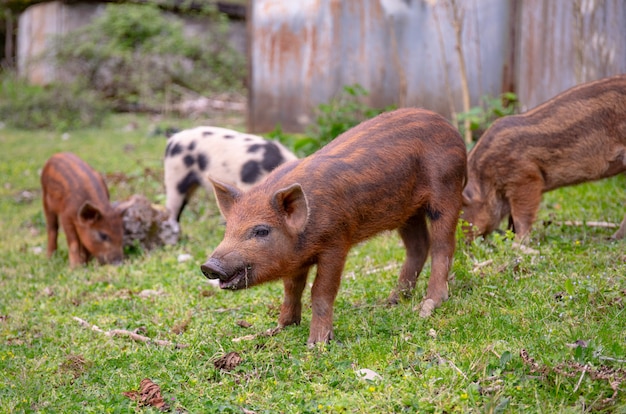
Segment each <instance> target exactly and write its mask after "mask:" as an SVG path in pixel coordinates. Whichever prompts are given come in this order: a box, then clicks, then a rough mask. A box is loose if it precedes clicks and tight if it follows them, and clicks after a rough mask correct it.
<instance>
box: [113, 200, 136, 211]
mask: <svg viewBox="0 0 626 414" xmlns="http://www.w3.org/2000/svg"><path fill="white" fill-rule="evenodd" d="M132 205H133V199H132V198H131V199H128V200H124V201H114V202H112V203H111V207H113V210H115V212H116V213H117V214H120V215H121V214H124V212H125V211H126V210H128V208H129V207H130V206H132Z"/></svg>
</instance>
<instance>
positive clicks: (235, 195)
mask: <svg viewBox="0 0 626 414" xmlns="http://www.w3.org/2000/svg"><path fill="white" fill-rule="evenodd" d="M209 180H210V181H211V184H213V191H214V192H215V198H216V199H217V205H218V207H219V208H220V211H221V212H222V214H223V215H224V218H225V219H226V221H228V215H229V214H230V210H231V209H232V207H233V205H234V204H235V202H236V201H237V200H238V199H239V197H241V194H243V193H242V192H241V190H239V189H238V188H237V187H233V186H232V185H228V184H226V183H222V182H219V181H215V180H213V179H210V178H209Z"/></svg>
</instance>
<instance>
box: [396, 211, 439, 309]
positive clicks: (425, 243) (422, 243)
mask: <svg viewBox="0 0 626 414" xmlns="http://www.w3.org/2000/svg"><path fill="white" fill-rule="evenodd" d="M398 233H400V237H401V238H402V241H403V242H404V247H405V248H406V260H405V261H404V264H403V265H402V269H401V270H400V277H399V278H398V286H397V287H396V289H395V290H394V291H393V292H392V293H391V295H389V298H388V299H387V300H388V302H389V303H391V304H397V303H398V301H399V300H400V297H405V298H406V297H409V296H410V295H411V292H413V288H415V282H416V281H417V277H418V276H419V274H420V272H421V271H422V268H423V267H424V263H425V262H426V259H427V257H428V250H429V247H430V238H429V235H428V227H427V225H426V212H425V210H424V209H421V210H420V211H419V212H418V213H417V214H416V215H414V216H413V217H411V218H410V219H409V220H408V221H407V222H406V223H404V224H403V225H402V226H401V227H400V228H399V229H398Z"/></svg>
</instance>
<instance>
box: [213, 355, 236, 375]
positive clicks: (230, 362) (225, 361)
mask: <svg viewBox="0 0 626 414" xmlns="http://www.w3.org/2000/svg"><path fill="white" fill-rule="evenodd" d="M241 361H242V359H241V356H239V354H238V353H237V352H229V353H227V354H226V355H224V356H223V357H221V358H219V359H217V360H215V362H213V365H215V368H217V369H221V370H223V371H230V370H232V369H234V368H235V367H236V366H237V365H239V364H241Z"/></svg>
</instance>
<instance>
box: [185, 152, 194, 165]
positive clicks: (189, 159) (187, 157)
mask: <svg viewBox="0 0 626 414" xmlns="http://www.w3.org/2000/svg"><path fill="white" fill-rule="evenodd" d="M183 162H184V163H185V167H191V166H192V165H193V163H194V162H195V160H194V159H193V155H189V154H187V155H185V157H184V158H183Z"/></svg>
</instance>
